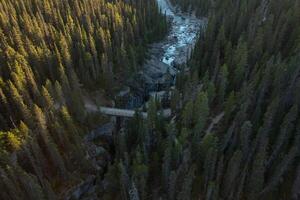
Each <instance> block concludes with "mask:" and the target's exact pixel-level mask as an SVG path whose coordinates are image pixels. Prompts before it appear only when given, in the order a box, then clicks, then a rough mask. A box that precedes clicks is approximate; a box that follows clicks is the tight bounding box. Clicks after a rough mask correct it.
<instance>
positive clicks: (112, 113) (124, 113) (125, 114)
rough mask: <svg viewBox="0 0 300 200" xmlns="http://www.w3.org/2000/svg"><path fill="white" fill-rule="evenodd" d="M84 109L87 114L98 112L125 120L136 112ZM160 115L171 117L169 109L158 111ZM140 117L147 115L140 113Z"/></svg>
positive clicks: (105, 108)
mask: <svg viewBox="0 0 300 200" xmlns="http://www.w3.org/2000/svg"><path fill="white" fill-rule="evenodd" d="M85 107H86V109H87V110H88V111H89V112H100V113H102V114H104V115H110V116H115V117H125V118H132V117H134V115H135V113H136V111H135V110H128V109H120V108H112V107H103V106H100V107H98V108H97V107H95V106H90V105H86V106H85ZM158 112H160V113H161V114H162V116H163V117H165V118H168V117H170V116H171V109H164V110H161V111H158ZM140 114H141V116H142V117H143V118H144V119H146V118H147V117H148V113H146V112H141V113H140Z"/></svg>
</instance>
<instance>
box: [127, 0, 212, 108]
mask: <svg viewBox="0 0 300 200" xmlns="http://www.w3.org/2000/svg"><path fill="white" fill-rule="evenodd" d="M157 3H158V6H159V8H160V10H161V12H162V13H164V14H165V15H166V16H167V18H168V20H169V21H170V25H171V26H170V30H169V32H168V34H167V36H166V37H165V38H164V39H163V40H162V41H160V42H158V43H154V44H152V45H150V49H149V52H148V55H149V57H150V58H149V59H148V60H147V61H146V62H145V64H144V66H143V67H142V70H141V71H140V72H139V73H138V74H137V75H136V76H135V78H134V79H133V80H132V81H131V84H129V85H130V90H131V94H133V95H131V98H130V99H129V100H128V102H127V105H125V106H124V107H126V108H128V109H133V108H138V107H141V106H143V105H144V104H145V101H147V100H148V99H149V97H151V96H152V97H158V98H162V96H164V95H165V94H166V93H167V91H169V90H170V88H172V86H174V84H175V81H176V75H177V73H179V72H180V69H181V68H180V67H179V66H182V65H184V64H185V63H186V61H187V59H188V58H189V56H190V53H191V50H192V48H193V47H194V45H195V42H196V40H197V36H198V33H199V32H200V30H201V29H202V28H205V25H206V19H199V18H197V17H195V16H194V15H193V14H187V13H182V12H180V9H178V8H175V7H173V6H172V5H171V4H170V3H169V1H168V0H157Z"/></svg>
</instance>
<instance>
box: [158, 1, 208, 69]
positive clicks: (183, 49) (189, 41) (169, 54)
mask: <svg viewBox="0 0 300 200" xmlns="http://www.w3.org/2000/svg"><path fill="white" fill-rule="evenodd" d="M157 3H158V5H159V7H160V9H161V11H162V13H165V14H166V15H167V17H169V18H171V20H172V24H171V25H172V27H171V31H170V32H169V34H168V37H167V39H166V41H169V42H167V43H166V44H165V45H164V46H163V51H164V54H163V57H162V58H161V61H162V62H164V63H166V64H168V65H172V64H173V62H174V61H175V59H178V61H179V64H181V63H183V62H184V61H186V59H187V58H188V56H189V55H188V53H189V52H188V51H189V49H191V48H192V47H193V45H194V44H195V42H196V39H197V34H198V32H199V30H200V28H201V27H202V25H203V24H205V23H204V21H203V20H200V19H198V18H196V17H195V16H193V15H188V14H185V13H180V12H179V11H178V12H177V11H175V9H174V8H173V7H172V5H170V3H169V1H168V0H157ZM181 53H184V55H181ZM178 57H180V58H178Z"/></svg>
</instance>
